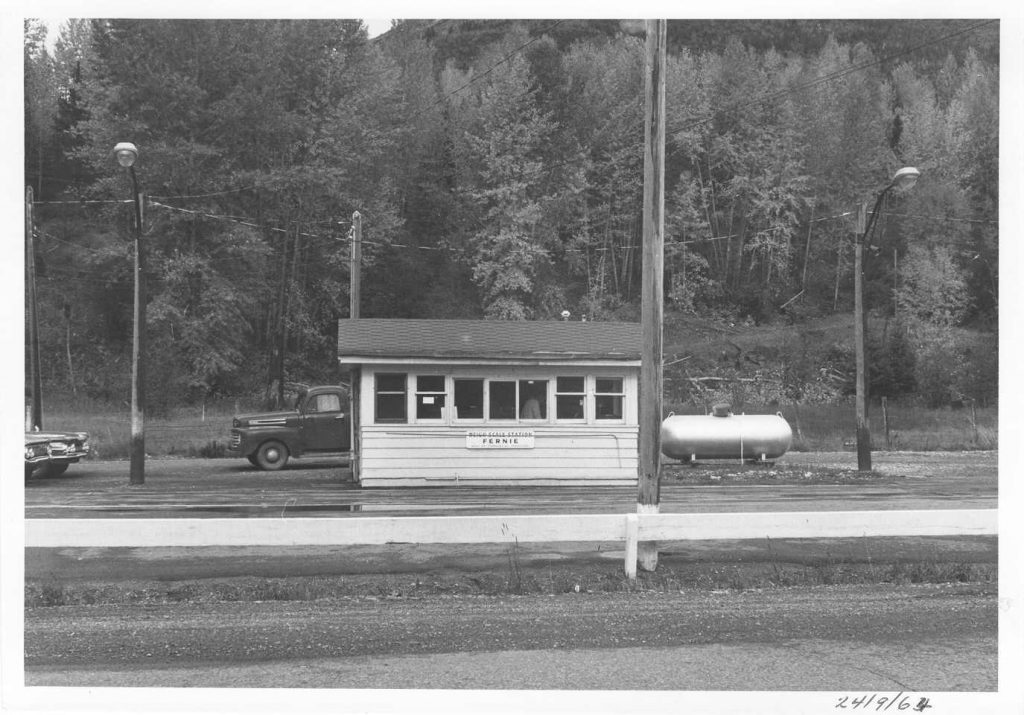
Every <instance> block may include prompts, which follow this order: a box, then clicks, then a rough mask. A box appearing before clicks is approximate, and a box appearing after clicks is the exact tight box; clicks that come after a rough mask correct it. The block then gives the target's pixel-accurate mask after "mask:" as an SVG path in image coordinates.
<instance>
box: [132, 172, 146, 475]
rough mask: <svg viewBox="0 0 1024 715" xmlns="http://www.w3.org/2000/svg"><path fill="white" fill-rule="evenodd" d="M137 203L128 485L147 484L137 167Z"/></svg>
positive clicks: (140, 202) (143, 294) (142, 257)
mask: <svg viewBox="0 0 1024 715" xmlns="http://www.w3.org/2000/svg"><path fill="white" fill-rule="evenodd" d="M128 173H129V174H130V175H131V178H132V191H133V197H134V200H135V295H134V300H135V316H134V328H133V331H132V438H131V455H130V462H129V465H130V466H129V478H128V482H129V484H133V485H134V484H143V483H145V481H146V474H145V471H146V425H145V414H146V360H145V357H146V258H145V254H144V252H143V246H142V207H143V204H144V202H145V197H144V196H143V195H142V194H141V193H140V192H139V181H138V179H137V178H136V176H135V167H131V166H130V167H128Z"/></svg>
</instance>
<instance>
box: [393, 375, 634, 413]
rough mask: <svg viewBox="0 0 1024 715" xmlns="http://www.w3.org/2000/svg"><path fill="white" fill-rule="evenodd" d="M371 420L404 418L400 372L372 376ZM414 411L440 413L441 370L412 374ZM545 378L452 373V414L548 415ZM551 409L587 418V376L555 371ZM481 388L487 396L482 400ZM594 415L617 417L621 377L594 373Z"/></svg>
mask: <svg viewBox="0 0 1024 715" xmlns="http://www.w3.org/2000/svg"><path fill="white" fill-rule="evenodd" d="M375 377H376V390H375V393H376V413H375V414H376V420H375V421H376V422H408V417H407V415H406V405H407V399H406V390H407V387H406V383H407V376H406V375H405V373H378V374H377V375H376V376H375ZM413 380H414V381H415V389H416V393H415V394H416V407H415V409H416V414H415V418H416V420H417V421H419V420H441V419H444V416H445V413H444V408H445V407H446V406H447V405H448V403H449V392H448V389H447V385H446V382H447V379H446V378H445V376H444V375H415V376H413ZM549 382H550V380H538V379H534V380H501V379H496V378H480V377H476V378H462V377H456V378H453V379H452V391H451V406H452V408H453V409H454V413H453V417H454V418H455V419H457V420H481V421H482V420H484V419H485V414H486V419H487V420H496V421H512V422H515V421H518V420H541V421H544V420H547V419H548V383H549ZM554 382H555V400H554V410H555V415H554V417H555V419H556V420H575V421H581V422H582V421H584V420H586V399H587V380H586V378H585V377H583V376H572V377H556V378H555V379H554ZM485 392H486V397H487V399H486V400H485V399H484V397H485ZM593 397H594V417H595V419H598V420H621V419H622V401H623V386H622V378H621V377H607V378H605V377H598V378H595V379H594V393H593Z"/></svg>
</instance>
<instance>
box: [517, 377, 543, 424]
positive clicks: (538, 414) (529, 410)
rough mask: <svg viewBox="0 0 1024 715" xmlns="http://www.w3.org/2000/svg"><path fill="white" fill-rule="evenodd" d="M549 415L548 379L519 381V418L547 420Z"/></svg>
mask: <svg viewBox="0 0 1024 715" xmlns="http://www.w3.org/2000/svg"><path fill="white" fill-rule="evenodd" d="M547 417H548V381H547V380H520V381H519V419H522V420H546V419H547Z"/></svg>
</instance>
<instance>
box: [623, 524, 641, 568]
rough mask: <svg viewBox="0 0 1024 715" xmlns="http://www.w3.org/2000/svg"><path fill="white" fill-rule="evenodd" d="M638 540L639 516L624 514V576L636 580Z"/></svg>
mask: <svg viewBox="0 0 1024 715" xmlns="http://www.w3.org/2000/svg"><path fill="white" fill-rule="evenodd" d="M639 542H640V517H639V516H638V515H636V514H626V577H627V578H628V579H629V580H630V581H636V560H637V547H638V545H639Z"/></svg>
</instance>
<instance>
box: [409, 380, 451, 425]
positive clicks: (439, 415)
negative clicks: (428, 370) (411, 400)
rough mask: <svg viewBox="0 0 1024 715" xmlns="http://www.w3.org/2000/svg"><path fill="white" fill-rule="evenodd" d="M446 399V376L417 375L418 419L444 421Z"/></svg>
mask: <svg viewBox="0 0 1024 715" xmlns="http://www.w3.org/2000/svg"><path fill="white" fill-rule="evenodd" d="M445 397H446V391H445V386H444V375H417V376H416V419H417V420H440V419H443V418H444V405H445Z"/></svg>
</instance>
